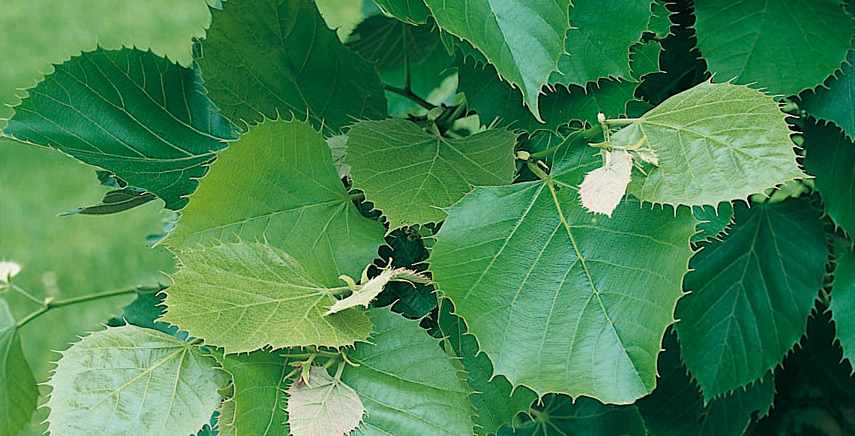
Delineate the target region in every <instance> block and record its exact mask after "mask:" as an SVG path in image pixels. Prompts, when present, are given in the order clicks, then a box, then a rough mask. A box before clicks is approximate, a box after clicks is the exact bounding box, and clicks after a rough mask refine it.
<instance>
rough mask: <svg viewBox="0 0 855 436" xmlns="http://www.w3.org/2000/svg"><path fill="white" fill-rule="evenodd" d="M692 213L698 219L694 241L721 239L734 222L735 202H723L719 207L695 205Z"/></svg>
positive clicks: (695, 242)
mask: <svg viewBox="0 0 855 436" xmlns="http://www.w3.org/2000/svg"><path fill="white" fill-rule="evenodd" d="M692 215H694V216H695V219H696V220H698V225H697V227H696V228H697V230H698V233H696V234H694V235H692V243H693V244H697V243H699V242H708V241H711V240H713V239H716V240H719V241H720V240H721V239H722V238H723V237H724V233H725V232H726V231H727V229H728V228H729V227H730V226H731V225H732V224H733V204H731V203H729V202H722V203H719V204H718V208H716V207H713V206H709V205H707V206H693V207H692Z"/></svg>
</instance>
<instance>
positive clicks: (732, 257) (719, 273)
mask: <svg viewBox="0 0 855 436" xmlns="http://www.w3.org/2000/svg"><path fill="white" fill-rule="evenodd" d="M734 210H735V214H734V222H735V224H734V225H733V226H732V227H731V228H730V230H729V235H728V236H727V237H725V238H724V239H723V240H722V241H721V242H718V241H713V242H710V243H708V244H702V247H703V249H702V250H701V251H700V252H698V253H697V254H695V256H694V257H693V258H692V262H691V264H690V266H691V268H692V269H693V271H692V272H690V273H689V274H688V275H686V283H685V289H686V290H687V291H690V292H691V293H690V294H689V295H687V296H686V297H685V298H683V299H682V301H681V302H680V305H679V306H678V307H677V317H678V318H680V319H681V321H680V322H679V323H677V324H676V328H675V329H676V330H677V334H678V336H679V338H680V350H681V354H682V356H683V361H684V362H685V363H686V367H687V368H688V369H689V372H690V373H691V374H692V377H694V378H695V379H696V380H697V381H698V384H699V385H700V387H701V391H702V392H703V394H704V399H705V401H706V402H708V401H709V400H710V399H712V398H714V397H716V396H718V395H721V394H723V393H726V392H730V391H732V390H734V389H737V388H740V387H743V386H746V385H748V384H749V383H751V382H752V381H754V380H758V379H760V378H762V377H763V375H764V374H766V373H767V372H768V371H769V370H770V369H773V368H775V367H776V366H778V365H779V364H780V363H781V361H782V360H783V359H784V356H785V355H786V354H787V352H789V351H790V350H791V349H792V348H793V346H794V345H795V344H796V342H797V341H798V340H799V338H801V336H802V335H803V334H804V333H805V326H806V324H807V318H808V316H809V315H810V313H811V309H812V308H813V306H814V300H815V299H816V296H817V290H818V289H820V288H821V287H822V280H823V275H824V274H825V264H826V261H827V258H828V248H827V246H826V242H825V231H824V229H823V224H822V222H821V221H820V211H819V210H817V209H816V208H814V207H813V206H812V205H811V204H809V203H807V202H806V201H804V200H796V199H791V200H786V201H784V202H781V203H774V204H753V205H752V207H751V208H750V209H749V208H748V207H747V206H746V205H744V204H742V203H737V205H736V206H735V207H734Z"/></svg>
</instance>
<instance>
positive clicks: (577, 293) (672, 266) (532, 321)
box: [430, 147, 694, 403]
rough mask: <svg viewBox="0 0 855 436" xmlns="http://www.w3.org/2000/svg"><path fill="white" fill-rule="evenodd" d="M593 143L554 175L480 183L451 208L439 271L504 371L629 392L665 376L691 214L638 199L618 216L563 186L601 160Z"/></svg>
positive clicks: (565, 157)
mask: <svg viewBox="0 0 855 436" xmlns="http://www.w3.org/2000/svg"><path fill="white" fill-rule="evenodd" d="M588 149H589V147H585V148H576V147H574V148H573V149H572V150H571V151H570V152H567V151H566V150H565V152H564V153H563V154H561V153H559V156H557V158H556V164H555V166H554V168H553V171H552V174H553V176H552V177H554V181H552V180H550V181H548V182H544V181H537V182H528V183H520V184H515V185H512V186H507V187H487V188H476V189H475V190H473V191H472V192H470V193H469V194H467V195H466V196H465V197H464V198H463V199H462V200H461V201H460V202H458V203H457V204H455V205H454V206H452V207H451V208H448V209H446V211H447V212H448V214H449V217H448V219H446V222H445V224H443V227H442V230H441V231H440V232H439V233H438V234H437V242H436V245H435V247H434V248H433V252H432V255H431V258H430V262H431V271H433V278H434V281H435V282H436V283H437V286H438V288H439V289H440V290H441V291H442V292H443V293H444V295H446V296H447V297H449V298H450V299H451V300H452V302H454V306H455V308H456V313H457V314H458V315H459V316H461V317H462V318H463V319H464V320H465V321H466V323H467V325H468V326H469V332H470V333H472V334H474V335H475V337H476V338H477V339H478V342H479V344H480V346H481V350H482V351H484V352H485V353H486V354H487V356H488V357H489V358H490V360H491V361H492V363H493V365H494V367H495V374H501V375H505V376H507V377H508V379H509V380H510V381H511V383H512V384H513V385H524V386H528V387H530V388H532V389H533V390H534V391H535V392H537V393H539V394H543V393H546V392H559V393H566V394H569V395H572V396H578V395H585V396H590V397H594V398H598V399H600V400H601V401H603V402H610V403H631V402H633V401H634V400H635V399H637V398H639V397H641V396H643V395H646V394H647V393H649V392H650V391H652V390H653V387H654V385H655V383H656V382H655V378H656V355H657V354H658V352H659V347H660V343H661V340H662V335H663V333H664V331H665V328H666V327H667V326H668V325H669V324H670V323H671V322H672V321H673V313H674V312H673V309H674V306H675V305H676V302H677V299H678V298H679V297H680V296H681V295H682V291H681V283H682V277H683V274H685V272H686V270H687V264H688V259H689V256H690V255H691V250H690V249H689V236H690V235H691V234H692V233H693V232H694V223H693V220H692V218H691V216H690V214H689V213H688V211H687V210H685V209H684V210H678V211H677V216H676V217H675V216H674V212H673V211H670V210H669V211H665V210H648V209H642V208H639V205H638V203H637V202H636V201H626V202H624V203H622V204H621V205H620V206H618V208H617V209H616V210H615V212H614V214H613V215H612V218H605V217H602V216H594V215H592V214H588V213H586V212H585V211H584V210H583V209H582V207H581V205H579V200H578V198H577V197H576V191H574V190H573V189H570V188H562V187H564V186H576V185H578V184H579V183H580V182H581V180H582V177H583V176H584V174H585V172H587V171H588V170H591V169H593V168H595V167H596V166H597V165H598V164H599V163H600V162H599V160H597V159H595V158H593V157H592V156H591V154H592V152H591V151H589V150H588ZM556 187H557V188H556ZM558 188H560V190H559V189H558ZM476 229H477V230H476ZM485 308H487V309H485Z"/></svg>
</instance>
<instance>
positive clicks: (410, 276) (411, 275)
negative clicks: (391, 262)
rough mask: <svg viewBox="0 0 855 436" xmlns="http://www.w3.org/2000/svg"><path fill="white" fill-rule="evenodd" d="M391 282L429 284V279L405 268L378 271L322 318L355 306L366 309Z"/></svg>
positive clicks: (337, 302) (336, 303)
mask: <svg viewBox="0 0 855 436" xmlns="http://www.w3.org/2000/svg"><path fill="white" fill-rule="evenodd" d="M391 280H398V281H410V282H414V283H424V284H427V283H430V279H428V278H427V277H425V276H423V275H421V274H419V273H418V272H416V271H413V270H409V269H406V268H394V269H393V268H391V267H387V268H384V269H383V270H381V271H380V274H378V275H377V277H374V278H373V279H371V280H369V281H368V282H367V283H363V284H362V285H361V286H359V288H357V289H356V290H354V291H353V293H352V294H350V296H348V297H347V298H343V299H341V300H338V301H336V302H335V304H333V305H332V307H330V309H329V310H328V311H327V312H326V313H325V314H324V316H327V315H331V314H333V313H338V312H341V311H342V310H344V309H347V308H350V307H356V306H362V307H368V305H369V304H370V303H371V302H372V301H373V300H374V299H375V298H377V296H378V295H380V293H381V292H383V289H384V288H385V287H386V284H387V283H389V281H391Z"/></svg>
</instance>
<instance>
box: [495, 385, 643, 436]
mask: <svg viewBox="0 0 855 436" xmlns="http://www.w3.org/2000/svg"><path fill="white" fill-rule="evenodd" d="M533 410H534V411H533V415H534V419H532V420H531V421H528V422H525V423H523V424H521V425H519V426H516V427H513V428H511V427H508V426H506V427H503V428H502V430H501V431H500V432H499V435H498V436H567V435H573V436H624V435H629V436H644V435H646V434H647V432H646V431H645V428H644V422H642V420H641V416H639V414H638V410H637V409H636V408H635V406H612V405H605V404H602V403H600V402H599V401H597V400H592V399H590V398H578V399H576V400H575V401H573V399H572V398H570V397H567V396H565V395H555V394H550V395H547V396H546V398H544V399H543V404H542V405H538V406H536V407H534V408H533Z"/></svg>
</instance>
